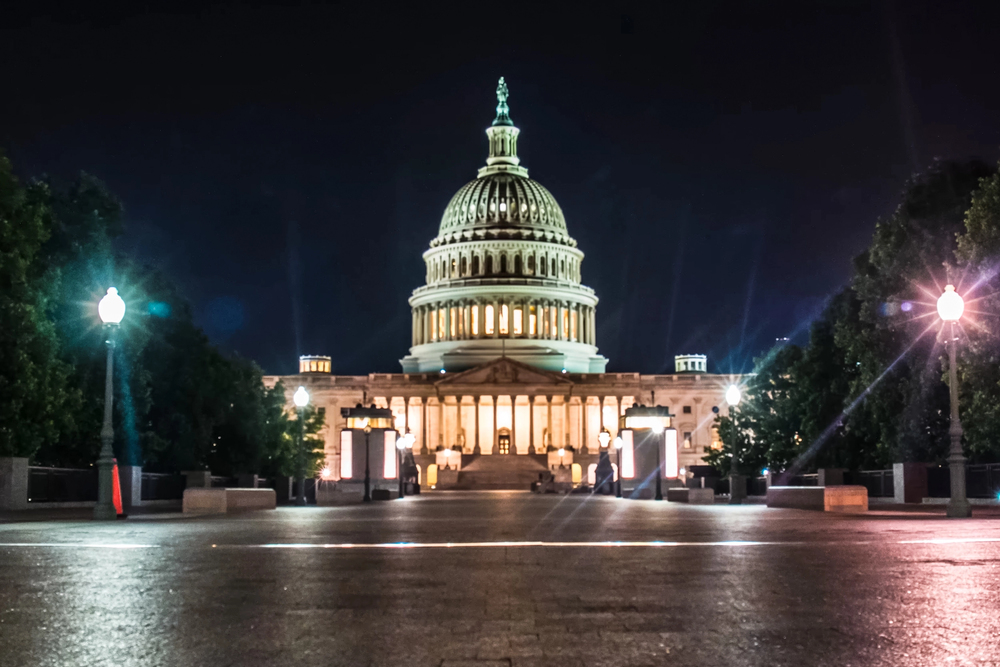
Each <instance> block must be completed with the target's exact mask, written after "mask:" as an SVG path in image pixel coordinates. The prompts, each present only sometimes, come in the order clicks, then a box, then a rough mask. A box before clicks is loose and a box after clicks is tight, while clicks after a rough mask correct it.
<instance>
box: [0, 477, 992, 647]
mask: <svg viewBox="0 0 1000 667" xmlns="http://www.w3.org/2000/svg"><path fill="white" fill-rule="evenodd" d="M920 509H921V508H917V510H920ZM933 512H937V514H934V513H933ZM977 516H978V517H980V518H973V519H971V520H966V521H951V520H947V519H945V518H943V514H942V513H941V510H940V509H928V510H927V513H925V512H921V511H913V510H912V509H911V510H909V511H898V510H897V511H879V507H878V506H873V511H872V512H870V513H868V514H867V515H864V516H843V515H831V514H823V513H818V512H806V511H799V510H774V509H767V508H765V507H762V506H754V505H751V506H740V507H729V506H725V505H716V506H687V505H680V504H675V503H658V502H653V501H616V500H615V499H614V498H605V497H593V498H591V497H586V496H534V495H529V494H526V493H516V492H479V493H437V494H425V495H423V496H421V497H419V498H411V499H406V500H403V501H391V502H383V503H373V504H371V505H369V506H350V507H338V508H316V507H308V508H282V509H279V510H277V511H272V512H256V513H247V514H243V515H237V516H228V517H202V518H191V517H185V516H181V515H177V514H149V515H144V516H136V517H133V518H130V519H128V520H127V521H119V522H115V523H107V524H100V523H93V522H90V521H85V520H62V521H14V522H8V523H4V524H0V563H2V567H0V664H2V665H4V666H5V667H8V666H14V665H33V666H35V665H39V666H40V665H116V666H120V665H192V666H196V665H197V666H200V665H207V666H211V667H223V666H226V665H296V666H303V665H399V666H409V665H427V666H444V667H457V666H459V665H463V666H472V665H478V666H484V667H485V666H494V665H504V666H529V665H532V666H534V665H560V666H582V665H586V666H588V667H589V666H597V665H629V666H638V665H775V666H777V665H838V666H841V667H845V666H848V665H851V666H861V665H921V666H933V665H980V666H981V665H1000V614H998V613H997V610H998V609H1000V514H998V513H997V511H996V510H995V509H981V510H978V514H977Z"/></svg>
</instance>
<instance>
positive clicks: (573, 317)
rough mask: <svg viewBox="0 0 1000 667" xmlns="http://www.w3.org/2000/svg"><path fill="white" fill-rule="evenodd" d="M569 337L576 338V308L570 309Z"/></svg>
mask: <svg viewBox="0 0 1000 667" xmlns="http://www.w3.org/2000/svg"><path fill="white" fill-rule="evenodd" d="M569 339H570V340H576V309H574V310H571V311H569Z"/></svg>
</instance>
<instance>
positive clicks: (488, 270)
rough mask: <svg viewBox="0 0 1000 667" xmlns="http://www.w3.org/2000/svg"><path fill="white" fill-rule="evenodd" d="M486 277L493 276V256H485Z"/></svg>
mask: <svg viewBox="0 0 1000 667" xmlns="http://www.w3.org/2000/svg"><path fill="white" fill-rule="evenodd" d="M486 275H488V276H489V275H493V255H486Z"/></svg>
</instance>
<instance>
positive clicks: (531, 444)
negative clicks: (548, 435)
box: [528, 329, 537, 454]
mask: <svg viewBox="0 0 1000 667" xmlns="http://www.w3.org/2000/svg"><path fill="white" fill-rule="evenodd" d="M536 331H537V329H536ZM528 431H529V432H528V453H529V454H534V453H535V397H534V396H531V395H529V396H528Z"/></svg>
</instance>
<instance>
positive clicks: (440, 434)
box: [438, 396, 448, 447]
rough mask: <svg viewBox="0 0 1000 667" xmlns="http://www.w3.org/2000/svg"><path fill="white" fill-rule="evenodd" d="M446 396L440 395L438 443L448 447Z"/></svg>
mask: <svg viewBox="0 0 1000 667" xmlns="http://www.w3.org/2000/svg"><path fill="white" fill-rule="evenodd" d="M444 398H445V397H444V396H438V444H439V445H444V446H445V447H447V446H448V445H447V443H445V441H444Z"/></svg>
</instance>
